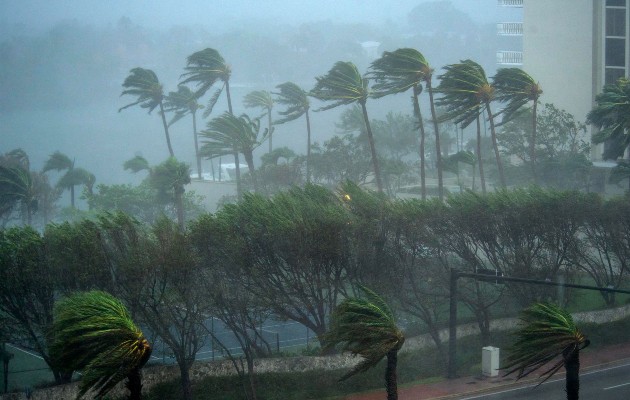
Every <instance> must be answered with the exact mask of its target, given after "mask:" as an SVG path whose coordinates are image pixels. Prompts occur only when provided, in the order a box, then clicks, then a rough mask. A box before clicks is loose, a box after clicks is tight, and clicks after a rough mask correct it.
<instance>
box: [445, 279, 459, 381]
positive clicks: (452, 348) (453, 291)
mask: <svg viewBox="0 0 630 400" xmlns="http://www.w3.org/2000/svg"><path fill="white" fill-rule="evenodd" d="M457 278H459V273H458V272H457V270H455V268H451V285H450V307H449V320H448V366H447V371H446V376H447V378H448V379H454V378H456V377H457Z"/></svg>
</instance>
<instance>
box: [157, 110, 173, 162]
mask: <svg viewBox="0 0 630 400" xmlns="http://www.w3.org/2000/svg"><path fill="white" fill-rule="evenodd" d="M160 116H161V117H162V125H163V126H164V134H165V135H166V145H167V146H168V152H169V154H170V155H171V157H175V153H173V146H171V136H170V135H169V134H168V124H167V123H166V115H165V114H164V105H163V104H162V101H161V100H160Z"/></svg>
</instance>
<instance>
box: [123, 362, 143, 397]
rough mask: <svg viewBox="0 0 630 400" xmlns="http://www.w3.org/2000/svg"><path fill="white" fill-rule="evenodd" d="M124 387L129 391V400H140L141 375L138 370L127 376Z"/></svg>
mask: <svg viewBox="0 0 630 400" xmlns="http://www.w3.org/2000/svg"><path fill="white" fill-rule="evenodd" d="M125 386H126V387H127V389H128V390H129V400H141V399H142V375H141V374H140V370H139V369H136V370H133V371H131V372H130V373H129V375H127V383H126V384H125Z"/></svg>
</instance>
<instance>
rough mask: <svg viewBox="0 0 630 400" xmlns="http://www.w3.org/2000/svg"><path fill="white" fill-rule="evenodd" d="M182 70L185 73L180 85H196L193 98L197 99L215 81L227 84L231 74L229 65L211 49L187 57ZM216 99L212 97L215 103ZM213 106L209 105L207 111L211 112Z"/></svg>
mask: <svg viewBox="0 0 630 400" xmlns="http://www.w3.org/2000/svg"><path fill="white" fill-rule="evenodd" d="M184 69H185V70H186V72H185V73H183V74H182V76H181V77H182V78H184V80H183V81H182V82H181V84H186V83H196V84H197V87H198V89H197V91H196V92H195V96H196V97H198V98H199V97H202V96H203V95H204V94H205V93H206V92H207V91H208V89H210V88H211V87H212V85H214V84H215V83H216V82H217V81H222V82H223V83H226V82H228V81H229V80H230V75H231V74H232V71H231V69H230V67H229V65H228V64H227V63H226V62H225V60H224V59H223V57H222V56H221V54H219V52H218V51H217V50H215V49H211V48H206V49H204V50H200V51H197V52H195V53H193V54H191V55H190V56H188V58H187V64H186V67H185V68H184ZM216 98H218V96H216V97H214V101H215V102H216ZM213 106H214V104H213V103H211V104H210V105H209V106H208V107H207V109H209V110H212V108H213Z"/></svg>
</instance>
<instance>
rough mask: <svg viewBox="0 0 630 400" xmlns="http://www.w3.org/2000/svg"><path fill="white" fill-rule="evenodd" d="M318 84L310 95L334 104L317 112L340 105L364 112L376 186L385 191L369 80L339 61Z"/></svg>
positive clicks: (350, 64)
mask: <svg viewBox="0 0 630 400" xmlns="http://www.w3.org/2000/svg"><path fill="white" fill-rule="evenodd" d="M315 79H316V80H317V83H316V84H315V87H314V88H313V89H312V90H311V92H310V95H311V96H313V97H315V98H317V99H319V100H322V101H327V102H332V104H329V105H327V106H324V107H321V108H319V109H317V110H316V111H324V110H329V109H331V108H335V107H338V106H340V105H347V104H353V103H358V104H359V105H360V106H361V110H362V111H363V119H364V121H365V127H366V131H367V139H368V143H369V145H370V152H371V155H372V167H373V170H374V177H375V179H376V186H377V188H378V191H379V192H382V191H383V183H382V181H381V170H380V168H379V164H378V157H377V155H376V147H375V145H374V137H373V135H372V128H371V127H370V119H369V117H368V113H367V107H366V106H365V104H366V102H367V99H368V97H369V94H370V92H369V89H368V80H367V79H365V78H363V77H362V76H361V74H360V73H359V70H358V69H357V67H356V65H354V64H353V63H351V62H344V61H338V62H336V63H335V65H333V67H332V68H331V69H330V70H329V71H328V73H327V74H326V75H324V76H319V77H317V78H315Z"/></svg>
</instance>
